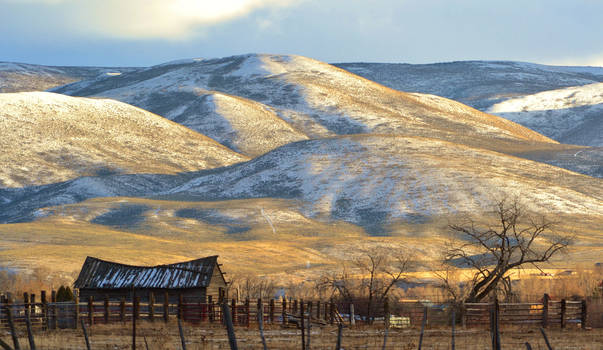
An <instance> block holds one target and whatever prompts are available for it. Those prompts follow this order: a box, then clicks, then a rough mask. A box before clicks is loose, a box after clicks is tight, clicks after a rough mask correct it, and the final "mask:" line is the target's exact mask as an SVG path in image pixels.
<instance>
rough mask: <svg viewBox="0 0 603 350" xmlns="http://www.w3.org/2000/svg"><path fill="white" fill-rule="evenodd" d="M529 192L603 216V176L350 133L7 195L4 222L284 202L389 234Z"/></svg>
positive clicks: (563, 207)
mask: <svg viewBox="0 0 603 350" xmlns="http://www.w3.org/2000/svg"><path fill="white" fill-rule="evenodd" d="M515 194H521V196H522V197H523V198H524V199H525V200H526V201H527V202H528V203H534V204H533V205H534V207H533V208H531V209H532V210H534V211H536V212H543V213H545V212H546V213H551V212H559V213H566V214H572V213H573V214H578V213H580V214H581V215H603V212H601V210H600V208H603V205H602V204H603V202H602V201H603V184H602V183H601V181H600V180H598V179H593V178H590V177H587V176H583V175H578V174H576V173H572V172H569V171H566V170H563V169H559V168H556V167H551V166H548V165H544V164H541V163H537V162H533V161H529V160H524V159H520V158H515V157H512V156H508V155H504V154H500V153H496V152H490V151H485V150H482V149H476V148H470V147H466V146H460V145H455V144H452V143H448V142H444V141H438V140H434V139H425V138H417V137H396V136H370V135H366V136H348V137H337V138H329V139H321V140H312V141H301V142H296V143H291V144H288V145H285V146H282V147H280V148H278V149H276V150H274V151H272V152H269V153H267V154H266V155H264V156H261V157H258V158H255V159H253V160H251V161H248V162H244V163H240V164H236V165H232V166H229V167H224V168H219V169H214V170H209V171H198V172H190V173H186V174H181V175H150V174H149V175H105V176H97V177H85V178H78V179H75V180H70V181H68V182H65V183H58V184H50V185H45V186H38V187H30V188H26V189H14V190H4V191H2V192H0V196H2V197H4V198H5V200H4V201H5V202H6V204H5V205H4V208H3V210H2V213H3V215H2V216H3V220H4V221H8V222H14V221H23V220H24V219H23V218H26V220H31V219H33V218H35V217H37V215H38V214H36V212H37V210H38V209H40V208H44V207H48V206H56V205H60V204H70V203H77V202H80V201H83V200H86V199H90V198H96V197H122V196H128V197H141V196H144V197H155V198H166V199H177V200H185V201H190V200H192V201H215V200H233V199H253V198H283V199H292V200H297V201H299V204H298V207H297V210H299V211H300V213H302V214H303V215H305V216H307V217H310V218H314V219H317V220H321V221H324V222H329V221H332V220H334V221H346V222H349V223H353V224H356V225H360V226H362V227H364V228H365V229H366V230H367V231H368V232H372V233H375V234H386V233H387V232H388V229H387V225H388V224H392V223H397V222H410V223H420V222H422V221H425V220H427V221H429V220H431V219H432V218H434V217H437V216H442V215H448V214H451V213H458V212H481V211H483V210H485V209H484V208H485V206H486V205H487V203H489V202H491V201H492V199H493V198H499V197H504V196H513V195H515Z"/></svg>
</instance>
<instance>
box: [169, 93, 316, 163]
mask: <svg viewBox="0 0 603 350" xmlns="http://www.w3.org/2000/svg"><path fill="white" fill-rule="evenodd" d="M175 106H177V107H175V108H176V110H172V111H170V112H168V113H167V114H166V116H167V117H168V118H170V119H172V120H173V121H175V122H177V123H180V124H182V125H184V126H186V127H188V128H190V129H193V130H195V131H197V132H199V133H201V134H203V135H206V136H208V137H211V138H212V139H214V140H216V141H218V142H220V143H221V144H223V145H225V146H227V147H229V148H230V149H232V150H234V151H237V152H240V153H242V154H245V155H247V156H258V155H262V154H264V153H266V152H268V151H270V150H272V149H274V148H275V147H279V146H282V145H285V144H287V143H289V142H294V141H300V140H307V139H308V137H307V136H306V135H304V134H303V133H302V132H299V131H297V130H296V129H295V128H293V127H292V126H291V125H290V124H289V123H287V122H286V121H284V120H283V119H281V118H280V117H279V116H278V114H277V113H278V111H275V110H274V109H273V108H270V107H268V106H266V105H263V104H261V103H259V102H255V101H252V100H248V99H245V98H242V97H237V96H232V95H227V94H224V93H219V92H209V91H208V92H199V96H198V98H197V99H195V100H194V101H191V102H190V103H188V104H184V105H183V104H180V103H177V104H175Z"/></svg>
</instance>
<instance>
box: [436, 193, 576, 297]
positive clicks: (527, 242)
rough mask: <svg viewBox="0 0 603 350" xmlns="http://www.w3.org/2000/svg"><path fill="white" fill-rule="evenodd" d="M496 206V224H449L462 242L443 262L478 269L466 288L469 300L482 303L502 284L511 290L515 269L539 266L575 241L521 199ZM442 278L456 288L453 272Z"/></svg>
mask: <svg viewBox="0 0 603 350" xmlns="http://www.w3.org/2000/svg"><path fill="white" fill-rule="evenodd" d="M494 207H495V210H494V213H495V215H496V222H497V223H496V225H493V226H492V225H478V224H477V223H476V222H474V221H473V220H471V219H467V220H466V221H464V222H462V223H459V224H451V225H449V228H450V230H451V231H452V233H453V234H454V236H456V238H458V241H457V243H451V245H450V246H449V247H448V248H447V249H446V250H445V253H444V258H443V262H444V263H445V264H446V265H449V266H459V267H468V268H471V269H472V270H473V271H474V273H473V277H472V279H471V280H470V281H469V282H468V285H467V288H466V289H465V291H466V294H465V295H464V299H465V301H466V302H479V301H480V300H482V299H484V298H485V297H486V296H488V295H489V294H490V293H491V292H493V291H495V290H496V289H497V288H499V287H500V286H501V285H502V286H503V287H506V289H510V286H511V285H510V279H509V276H508V275H509V273H510V271H511V270H512V269H515V268H521V267H523V266H525V265H528V264H531V265H534V266H536V267H538V265H539V263H543V262H547V261H549V260H550V259H551V257H552V256H553V255H555V254H556V253H558V252H560V251H562V250H564V249H565V248H566V247H567V246H568V245H569V244H570V243H571V237H569V236H567V235H558V234H555V233H554V232H553V227H554V226H555V223H554V222H552V221H549V220H547V219H546V218H544V217H539V218H535V217H533V216H530V215H528V213H527V212H526V211H525V209H524V208H523V207H522V206H521V205H520V203H519V200H518V199H517V198H515V199H513V200H509V199H502V200H499V201H497V202H496V204H495V206H494ZM440 277H441V278H442V280H443V281H444V287H445V288H446V289H447V290H448V291H449V292H450V291H452V290H453V289H455V288H454V286H452V285H451V283H450V280H448V279H447V278H446V277H450V275H440ZM459 295H460V294H457V297H458V296H459Z"/></svg>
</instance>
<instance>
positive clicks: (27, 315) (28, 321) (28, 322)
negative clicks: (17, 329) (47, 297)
mask: <svg viewBox="0 0 603 350" xmlns="http://www.w3.org/2000/svg"><path fill="white" fill-rule="evenodd" d="M32 296H33V295H32ZM34 300H35V297H34ZM34 308H35V306H34ZM25 326H26V327H27V339H28V340H29V349H30V350H36V342H35V341H34V336H33V330H32V327H31V312H25Z"/></svg>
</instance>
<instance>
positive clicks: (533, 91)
mask: <svg viewBox="0 0 603 350" xmlns="http://www.w3.org/2000/svg"><path fill="white" fill-rule="evenodd" d="M336 65H337V66H339V67H341V68H344V69H346V70H349V71H350V72H353V73H355V74H358V75H361V76H364V77H366V78H367V79H371V80H374V81H376V82H378V83H381V84H384V85H386V86H389V87H391V88H394V89H398V90H403V91H416V92H421V93H430V94H435V95H439V96H443V97H447V98H451V99H454V100H457V101H460V102H463V103H465V104H467V105H470V106H473V107H475V108H477V109H479V110H482V111H485V112H487V113H492V114H496V115H500V116H502V117H505V118H508V119H510V120H512V121H515V122H517V123H519V124H521V125H523V126H526V127H528V128H530V129H532V130H535V131H537V132H539V133H541V134H543V135H546V136H549V137H551V138H552V139H554V140H557V141H559V142H563V143H570V144H579V145H588V146H601V145H602V142H603V140H602V139H601V137H603V136H601V135H602V134H603V132H601V130H603V129H602V127H601V120H602V118H601V113H602V109H601V102H600V101H601V95H602V94H603V84H602V83H600V82H603V67H559V66H545V65H538V64H532V63H523V62H488V61H468V62H450V63H437V64H421V65H411V64H382V63H341V64H336Z"/></svg>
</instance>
